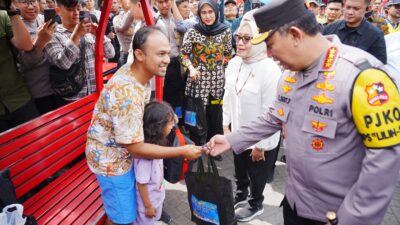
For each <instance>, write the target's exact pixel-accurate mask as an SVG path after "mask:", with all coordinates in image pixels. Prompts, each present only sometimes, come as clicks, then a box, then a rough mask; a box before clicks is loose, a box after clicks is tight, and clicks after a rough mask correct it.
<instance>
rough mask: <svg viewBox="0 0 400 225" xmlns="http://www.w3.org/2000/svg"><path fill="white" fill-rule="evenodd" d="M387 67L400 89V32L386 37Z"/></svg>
mask: <svg viewBox="0 0 400 225" xmlns="http://www.w3.org/2000/svg"><path fill="white" fill-rule="evenodd" d="M385 42H386V53H387V65H386V68H388V72H389V75H391V76H392V77H393V78H394V79H395V82H396V85H397V87H398V88H400V32H394V33H391V34H388V35H386V36H385Z"/></svg>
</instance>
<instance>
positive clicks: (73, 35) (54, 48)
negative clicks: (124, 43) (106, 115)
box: [45, 0, 115, 103]
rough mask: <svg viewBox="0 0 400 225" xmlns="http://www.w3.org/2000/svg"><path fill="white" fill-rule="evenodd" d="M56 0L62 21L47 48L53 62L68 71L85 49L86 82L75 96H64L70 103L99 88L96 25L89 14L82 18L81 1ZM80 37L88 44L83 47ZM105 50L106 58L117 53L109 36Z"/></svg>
mask: <svg viewBox="0 0 400 225" xmlns="http://www.w3.org/2000/svg"><path fill="white" fill-rule="evenodd" d="M56 3H57V7H56V12H57V13H58V14H59V15H60V17H61V21H62V23H61V24H60V25H57V27H56V29H55V32H54V35H53V38H52V39H51V41H50V42H49V43H48V44H47V45H46V47H45V52H46V55H47V57H48V59H49V62H50V64H52V65H54V66H57V67H58V68H60V69H63V70H67V69H69V68H70V67H71V65H72V64H74V63H77V62H78V61H79V60H81V50H84V51H85V59H84V66H85V70H86V76H87V79H86V80H87V82H86V83H85V85H84V87H83V88H82V90H81V91H79V92H78V93H77V94H76V95H74V96H71V97H68V98H66V97H65V98H63V99H64V100H65V103H68V102H71V101H75V100H78V99H80V98H82V97H84V96H86V95H88V94H90V93H93V92H95V91H96V79H95V72H94V48H95V33H96V29H97V25H96V24H94V23H93V22H92V20H91V19H90V18H88V17H86V18H85V19H83V20H81V21H80V20H79V15H80V13H79V11H80V4H79V1H78V0H57V1H56ZM81 38H84V42H85V46H80V45H81ZM103 49H104V56H105V57H106V58H112V57H113V56H114V54H115V51H114V48H113V46H112V44H111V41H110V39H109V38H108V37H104V43H103Z"/></svg>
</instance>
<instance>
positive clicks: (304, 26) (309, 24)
mask: <svg viewBox="0 0 400 225" xmlns="http://www.w3.org/2000/svg"><path fill="white" fill-rule="evenodd" d="M290 27H297V28H299V29H300V30H302V31H303V32H304V33H306V34H307V35H310V36H315V35H317V34H318V33H319V32H320V25H319V24H318V22H317V20H316V18H315V16H314V15H313V14H310V13H307V14H304V15H303V16H301V17H299V18H298V19H296V20H293V21H291V22H289V23H287V24H285V25H283V26H281V27H279V28H278V29H277V31H278V32H279V33H281V34H287V31H288V30H289V28H290Z"/></svg>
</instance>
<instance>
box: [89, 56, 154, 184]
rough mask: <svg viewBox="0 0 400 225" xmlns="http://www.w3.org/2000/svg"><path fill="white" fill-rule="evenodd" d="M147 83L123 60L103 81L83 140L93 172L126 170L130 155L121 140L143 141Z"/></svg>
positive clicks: (116, 172) (129, 141)
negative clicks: (140, 81) (104, 82)
mask: <svg viewBox="0 0 400 225" xmlns="http://www.w3.org/2000/svg"><path fill="white" fill-rule="evenodd" d="M150 94H151V88H150V85H148V84H147V85H146V86H143V85H142V84H140V83H139V82H138V81H137V80H136V79H135V77H134V75H133V73H132V71H131V69H130V64H125V65H124V66H123V67H121V68H120V69H119V70H118V71H117V72H116V73H115V74H114V76H113V78H112V79H111V80H110V81H109V82H108V83H107V85H105V87H104V89H103V90H102V92H101V94H100V97H99V99H98V101H97V103H96V106H95V109H94V112H93V117H92V121H91V124H90V126H89V131H88V141H87V143H86V157H87V162H88V165H89V168H90V169H91V170H92V172H93V173H96V174H102V175H105V176H116V175H122V174H125V173H127V172H128V170H129V168H130V167H131V165H132V158H131V155H130V154H129V152H128V150H127V149H126V148H124V147H123V145H124V144H133V143H138V142H142V141H144V135H143V112H144V106H145V104H146V103H148V102H149V100H150Z"/></svg>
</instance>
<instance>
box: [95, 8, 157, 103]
mask: <svg viewBox="0 0 400 225" xmlns="http://www.w3.org/2000/svg"><path fill="white" fill-rule="evenodd" d="M111 3H112V1H110V0H104V2H103V10H102V12H101V17H100V22H99V27H98V29H97V31H96V43H104V34H105V32H106V27H107V22H108V19H109V15H110V10H111ZM140 4H141V6H142V9H143V15H144V19H145V21H146V24H147V25H148V26H151V25H154V17H153V13H152V10H151V6H150V4H149V1H147V0H140ZM95 53H96V54H95V72H96V94H97V96H99V95H100V92H101V90H103V86H104V84H103V57H104V52H103V45H102V44H96V47H95ZM163 83H164V81H163V78H162V77H158V76H157V77H156V99H157V100H160V101H162V99H163Z"/></svg>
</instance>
